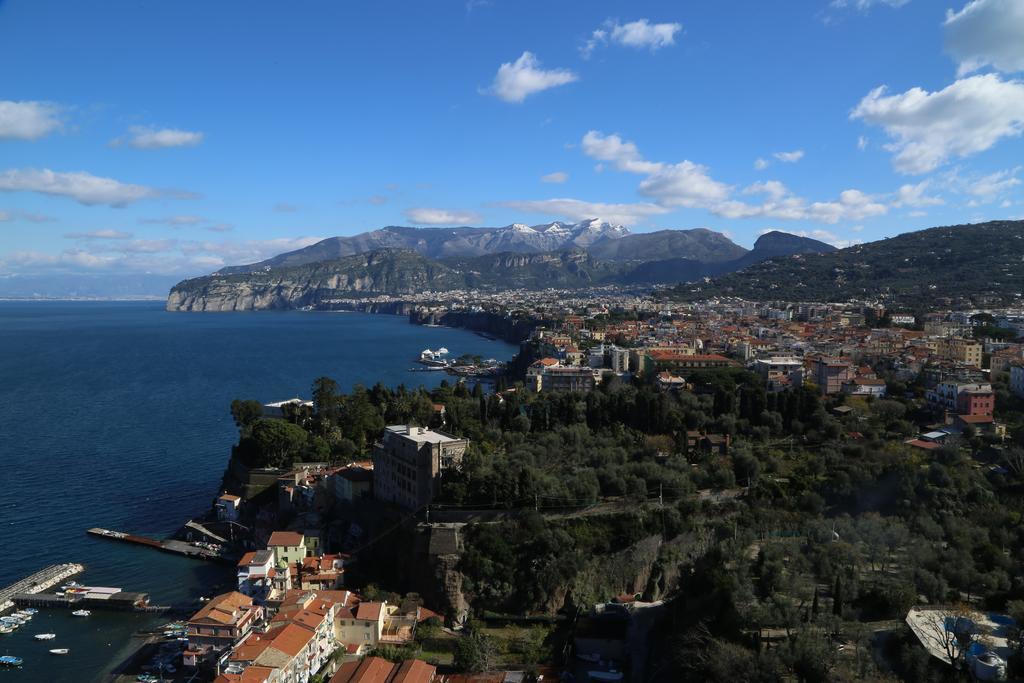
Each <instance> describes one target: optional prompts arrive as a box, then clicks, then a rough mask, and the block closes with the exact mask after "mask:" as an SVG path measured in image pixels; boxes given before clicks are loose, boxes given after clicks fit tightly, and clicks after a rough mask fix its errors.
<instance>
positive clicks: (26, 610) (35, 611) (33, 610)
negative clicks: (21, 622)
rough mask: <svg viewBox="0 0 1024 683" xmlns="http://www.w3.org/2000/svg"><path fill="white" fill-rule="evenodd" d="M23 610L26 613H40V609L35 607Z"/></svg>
mask: <svg viewBox="0 0 1024 683" xmlns="http://www.w3.org/2000/svg"><path fill="white" fill-rule="evenodd" d="M21 611H22V612H24V613H25V614H39V610H37V609H36V608H35V607H26V608H25V609H23V610H21Z"/></svg>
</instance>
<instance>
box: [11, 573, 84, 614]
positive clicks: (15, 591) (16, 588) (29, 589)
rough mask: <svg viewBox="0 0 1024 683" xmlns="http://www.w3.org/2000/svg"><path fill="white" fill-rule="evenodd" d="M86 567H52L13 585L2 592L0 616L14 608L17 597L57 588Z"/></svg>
mask: <svg viewBox="0 0 1024 683" xmlns="http://www.w3.org/2000/svg"><path fill="white" fill-rule="evenodd" d="M83 571H85V567H83V566H82V565H80V564H75V563H66V564H54V565H50V566H49V567H47V568H46V569H40V570H39V571H37V572H36V573H35V574H32V575H31V576H28V577H26V578H24V579H22V580H21V581H18V582H17V583H12V584H11V585H10V586H8V587H7V588H4V589H3V590H0V614H3V613H4V612H6V611H7V610H9V609H11V608H12V607H14V596H15V595H35V594H37V593H42V592H43V591H45V590H46V589H47V588H52V587H54V586H56V585H57V584H58V583H60V582H61V581H66V580H67V579H70V578H71V577H72V576H75V575H77V574H81V573H82V572H83Z"/></svg>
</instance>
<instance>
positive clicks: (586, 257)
mask: <svg viewBox="0 0 1024 683" xmlns="http://www.w3.org/2000/svg"><path fill="white" fill-rule="evenodd" d="M832 250H834V247H832V246H830V245H828V244H825V243H824V242H819V241H817V240H812V239H808V238H805V237H799V236H797V235H789V234H786V233H780V232H770V233H767V234H765V235H762V236H761V237H760V238H759V239H758V240H757V242H756V243H755V244H754V248H753V249H751V250H747V249H744V248H743V247H741V246H739V245H737V244H735V243H734V242H732V240H730V239H729V238H728V237H726V236H725V235H723V234H721V233H717V232H714V231H712V230H707V229H703V228H701V229H694V230H661V231H658V232H652V233H642V234H631V233H630V232H629V231H628V230H627V229H626V228H625V227H623V226H619V225H612V224H609V223H605V222H602V221H600V220H596V219H595V220H589V221H582V222H580V223H575V224H566V223H559V222H555V223H548V224H545V225H537V226H527V225H523V224H513V225H509V226H506V227H503V228H471V227H464V228H408V227H396V226H390V227H386V228H382V229H380V230H375V231H372V232H367V233H362V234H359V235H353V236H349V237H332V238H329V239H326V240H322V241H320V242H317V243H316V244H313V245H310V246H308V247H305V248H303V249H299V250H296V251H291V252H288V253H284V254H280V255H278V256H275V257H273V258H270V259H267V260H265V261H261V262H259V263H254V264H250V265H244V266H233V267H227V268H221V269H220V270H218V271H217V272H215V273H213V274H211V275H209V276H206V277H200V278H193V279H190V280H185V281H184V282H181V283H179V284H177V285H175V286H174V287H173V288H172V289H171V292H170V295H169V297H168V302H167V307H168V309H169V310H254V309H265V308H274V309H281V308H298V307H305V306H312V307H327V306H330V305H331V303H330V302H336V301H337V300H339V299H345V298H352V297H356V296H360V297H361V296H373V295H383V294H386V295H392V296H401V295H409V294H414V293H419V292H423V291H445V290H452V289H487V290H492V291H497V290H503V289H543V288H548V287H559V288H577V287H590V286H600V285H612V284H617V285H653V284H671V283H677V282H682V281H690V280H694V279H698V278H703V277H709V276H713V275H720V274H723V273H728V272H731V271H734V270H737V269H740V268H745V267H747V266H749V265H751V264H753V263H757V262H759V261H761V260H763V259H766V258H771V257H773V256H777V255H779V254H785V255H792V254H809V253H818V252H827V251H832Z"/></svg>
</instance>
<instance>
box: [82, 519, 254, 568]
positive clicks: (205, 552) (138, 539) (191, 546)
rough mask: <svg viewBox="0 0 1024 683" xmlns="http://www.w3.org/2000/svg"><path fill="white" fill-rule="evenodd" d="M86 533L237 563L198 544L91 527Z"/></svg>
mask: <svg viewBox="0 0 1024 683" xmlns="http://www.w3.org/2000/svg"><path fill="white" fill-rule="evenodd" d="M86 533H88V534H91V535H93V536H99V537H100V538H105V539H107V540H110V541H123V542H125V543H134V544H136V545H144V546H148V547H150V548H155V549H157V550H162V551H163V552H165V553H172V554H174V555H184V556H185V557H191V558H193V559H196V560H209V561H211V562H225V563H228V564H234V563H235V562H237V561H238V558H237V557H236V556H234V555H233V554H231V553H229V552H226V551H224V550H213V549H211V548H208V547H206V546H203V545H199V544H198V543H187V542H185V541H179V540H176V539H173V538H168V539H165V540H163V541H158V540H156V539H155V538H148V537H146V536H139V535H137V534H127V533H125V532H123V531H111V530H110V529H101V528H99V527H93V528H92V529H89V530H88V531H86Z"/></svg>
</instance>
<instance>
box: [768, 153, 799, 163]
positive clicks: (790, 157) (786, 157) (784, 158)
mask: <svg viewBox="0 0 1024 683" xmlns="http://www.w3.org/2000/svg"><path fill="white" fill-rule="evenodd" d="M772 156H773V157H775V158H776V159H778V160H779V161H781V162H783V163H785V164H795V163H796V162H798V161H800V160H801V159H803V158H804V151H803V150H802V149H796V150H793V151H792V152H776V153H775V154H773V155H772Z"/></svg>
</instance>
